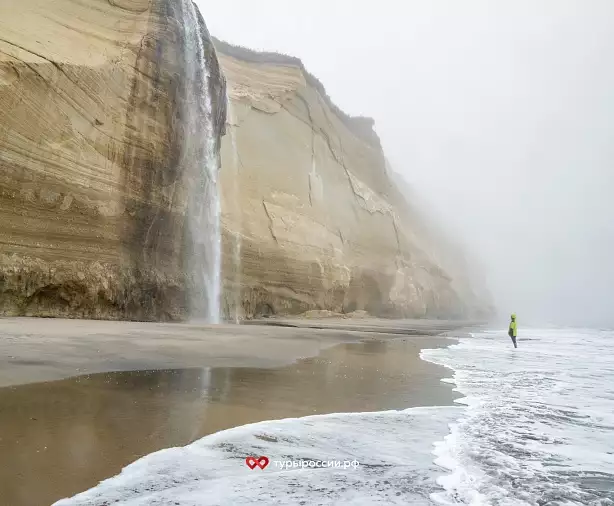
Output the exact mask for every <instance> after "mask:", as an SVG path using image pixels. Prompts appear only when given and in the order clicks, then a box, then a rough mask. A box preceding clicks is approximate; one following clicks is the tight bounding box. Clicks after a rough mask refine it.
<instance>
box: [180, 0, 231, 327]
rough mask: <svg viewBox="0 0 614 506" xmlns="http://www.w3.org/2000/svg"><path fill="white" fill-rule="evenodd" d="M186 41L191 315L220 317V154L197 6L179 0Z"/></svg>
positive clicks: (185, 158) (208, 318)
mask: <svg viewBox="0 0 614 506" xmlns="http://www.w3.org/2000/svg"><path fill="white" fill-rule="evenodd" d="M181 9H182V18H183V19H182V21H183V23H182V24H183V26H182V28H183V37H184V40H185V62H184V64H185V76H184V82H183V83H181V84H182V85H183V86H184V87H185V96H186V107H185V110H184V115H183V116H184V118H185V119H184V121H185V122H186V125H185V126H186V129H185V138H184V152H183V163H184V164H185V166H186V167H187V168H188V169H189V173H190V176H191V177H190V185H191V187H190V188H189V202H188V215H189V218H188V222H189V228H190V235H191V239H192V244H191V249H192V251H191V258H190V272H191V277H192V279H191V285H192V287H191V291H192V293H191V297H190V299H191V316H192V318H194V319H205V320H206V321H207V322H208V323H219V321H220V277H221V276H220V271H221V232H220V214H221V207H220V196H219V192H218V184H217V183H218V172H219V154H218V152H217V148H216V139H215V129H214V123H213V114H212V111H213V104H212V98H211V93H210V91H209V89H210V88H209V81H210V78H211V76H210V73H209V70H208V68H207V61H206V57H205V48H204V43H203V34H202V32H201V26H200V23H199V18H198V13H197V11H196V6H195V5H194V4H193V2H192V0H182V2H181Z"/></svg>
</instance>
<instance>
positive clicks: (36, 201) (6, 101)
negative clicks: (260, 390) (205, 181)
mask: <svg viewBox="0 0 614 506" xmlns="http://www.w3.org/2000/svg"><path fill="white" fill-rule="evenodd" d="M186 5H189V4H187V2H183V1H171V0H55V1H54V2H49V1H48V0H21V1H20V2H19V7H18V8H17V7H16V6H15V5H14V4H13V2H9V1H6V0H4V1H2V2H0V314H9V315H51V316H68V317H97V318H128V319H144V320H149V319H162V320H164V319H180V318H184V317H186V307H187V306H188V304H187V301H186V298H187V293H186V292H187V290H186V276H185V274H184V271H185V269H184V265H183V264H184V262H185V256H184V254H183V251H184V248H185V245H186V243H188V242H189V237H188V234H189V232H188V231H187V230H186V228H187V227H186V226H185V221H186V219H185V218H186V203H187V200H188V199H187V191H188V188H189V187H190V184H191V178H193V176H192V175H189V171H188V169H187V167H186V165H187V164H186V162H185V160H184V158H183V152H182V149H183V148H182V142H183V138H184V132H183V131H182V128H183V125H184V124H185V121H184V119H185V118H184V116H185V114H187V113H188V111H189V104H186V103H185V100H186V99H185V95H186V93H185V86H183V85H182V83H185V82H186V81H187V80H189V77H190V76H187V75H186V74H185V65H184V63H183V62H184V61H185V47H184V46H185V44H186V41H185V39H186V37H185V27H184V23H183V21H182V12H181V9H182V8H183V9H185V8H186ZM199 28H200V32H201V36H202V40H203V44H204V52H205V58H206V60H207V66H208V69H209V72H210V74H211V79H210V81H209V88H210V89H209V92H210V93H211V95H212V97H213V111H212V114H213V121H214V123H215V129H214V130H215V135H216V139H215V142H216V143H219V136H220V135H221V133H222V130H223V128H224V122H225V91H224V87H225V83H224V79H223V77H222V76H221V73H220V69H219V67H218V63H217V59H216V55H215V51H214V49H213V45H212V43H211V41H210V40H209V35H208V33H207V31H206V28H205V26H204V23H203V22H202V19H200V27H199Z"/></svg>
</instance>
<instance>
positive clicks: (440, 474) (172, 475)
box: [56, 329, 614, 506]
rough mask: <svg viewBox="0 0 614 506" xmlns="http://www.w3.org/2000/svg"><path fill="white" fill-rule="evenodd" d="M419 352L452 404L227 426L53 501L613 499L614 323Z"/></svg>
mask: <svg viewBox="0 0 614 506" xmlns="http://www.w3.org/2000/svg"><path fill="white" fill-rule="evenodd" d="M421 356H422V358H423V359H424V360H427V361H430V362H434V363H437V364H440V365H443V366H445V367H447V368H449V369H450V377H449V378H446V379H445V380H444V381H446V382H450V383H453V384H454V387H455V389H456V390H458V392H460V393H461V394H462V395H463V396H464V397H463V398H461V399H459V400H458V401H457V404H458V406H446V407H425V408H410V409H407V410H395V411H383V412H372V413H345V414H330V415H316V416H307V417H303V418H294V419H285V420H275V421H266V422H260V423H255V424H250V425H245V426H241V427H236V428H233V429H229V430H225V431H222V432H218V433H216V434H213V435H210V436H207V437H204V438H202V439H200V440H198V441H196V442H195V443H192V444H191V445H188V446H186V447H182V448H171V449H167V450H162V451H159V452H156V453H154V454H151V455H149V456H147V457H144V458H142V459H140V460H138V461H137V462H135V463H133V464H131V465H129V466H128V467H126V468H125V469H124V470H123V471H122V473H121V474H119V475H118V476H116V477H114V478H111V479H109V480H106V481H104V482H102V483H101V484H100V485H98V486H97V487H95V488H93V489H91V490H89V491H87V492H84V493H82V494H79V495H77V496H75V497H74V498H71V499H65V500H62V501H59V502H57V503H56V505H57V506H69V505H70V506H75V505H83V506H85V505H88V506H103V505H105V506H106V505H109V504H117V505H125V506H137V505H138V506H144V505H159V506H162V505H165V506H166V505H175V506H205V505H214V504H215V505H217V504H221V505H225V504H229V505H243V504H245V505H247V504H254V503H260V504H299V505H314V504H352V505H368V504H405V505H406V504H410V505H432V504H435V505H438V504H443V505H446V504H470V505H497V506H499V505H501V506H503V505H539V506H541V505H552V506H555V505H561V506H563V505H565V506H568V505H595V506H597V505H599V506H605V505H614V333H613V332H612V331H605V330H601V331H600V330H581V329H521V332H520V336H519V348H518V349H516V350H515V349H514V348H513V347H512V344H511V341H510V339H509V338H508V337H507V335H506V333H505V332H504V331H483V332H478V333H474V334H472V335H471V336H470V337H465V338H460V339H459V342H458V344H454V345H452V346H450V347H448V348H441V349H436V350H423V351H422V355H421ZM248 456H254V457H255V458H257V459H258V458H260V457H262V456H264V457H266V458H267V459H268V465H267V466H266V467H265V468H264V469H261V468H260V467H258V466H256V467H255V468H254V469H251V468H250V467H249V466H248V465H246V457H248ZM252 462H253V461H252ZM289 462H292V465H290V466H288V465H287V464H285V463H289ZM307 462H308V463H309V465H307V466H305V463H307ZM350 462H351V463H353V465H349V466H348V464H347V463H350ZM282 463H283V464H282ZM297 463H300V465H298V466H297V465H296V464H297ZM312 463H313V464H315V465H314V466H313V467H309V466H310V465H311V464H312ZM325 464H326V465H325ZM329 464H331V465H330V466H329ZM303 466H305V467H303ZM316 466H318V467H316Z"/></svg>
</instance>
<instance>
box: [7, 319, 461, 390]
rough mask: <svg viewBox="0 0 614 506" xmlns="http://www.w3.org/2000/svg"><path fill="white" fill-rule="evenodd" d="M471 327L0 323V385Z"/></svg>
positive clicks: (269, 355) (261, 358)
mask: <svg viewBox="0 0 614 506" xmlns="http://www.w3.org/2000/svg"><path fill="white" fill-rule="evenodd" d="M470 325H472V322H446V321H429V320H378V319H366V320H362V319H356V320H349V319H348V320H337V319H318V320H315V319H310V320H305V319H279V320H277V319H275V320H273V319H266V320H254V321H252V322H251V323H249V324H242V325H236V324H221V325H206V324H199V323H141V322H118V321H106V320H65V319H41V318H2V319H0V388H2V387H6V386H11V385H22V384H27V383H37V382H43V381H54V380H61V379H66V378H70V377H73V376H79V375H83V374H95V373H103V372H112V371H133V370H149V369H151V370H159V369H183V368H190V367H259V368H272V367H282V366H285V365H289V364H291V363H293V362H295V361H297V360H299V359H301V358H306V357H314V356H317V355H318V354H319V353H320V352H322V351H323V350H326V349H327V348H330V347H331V346H334V345H336V344H339V343H347V342H357V341H361V340H390V339H399V338H403V337H408V336H415V337H420V336H430V337H437V336H440V337H445V336H446V335H447V334H448V333H449V332H450V331H457V332H458V331H461V329H463V328H466V327H468V326H470Z"/></svg>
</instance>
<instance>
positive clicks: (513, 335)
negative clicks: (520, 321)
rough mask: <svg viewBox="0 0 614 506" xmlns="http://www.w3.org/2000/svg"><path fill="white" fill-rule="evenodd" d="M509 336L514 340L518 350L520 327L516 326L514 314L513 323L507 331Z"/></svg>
mask: <svg viewBox="0 0 614 506" xmlns="http://www.w3.org/2000/svg"><path fill="white" fill-rule="evenodd" d="M507 335H508V336H510V337H511V338H512V342H513V343H514V348H518V345H517V344H516V337H517V336H518V327H517V326H516V314H515V313H513V314H512V321H511V322H510V328H509V329H508V331H507Z"/></svg>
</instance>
